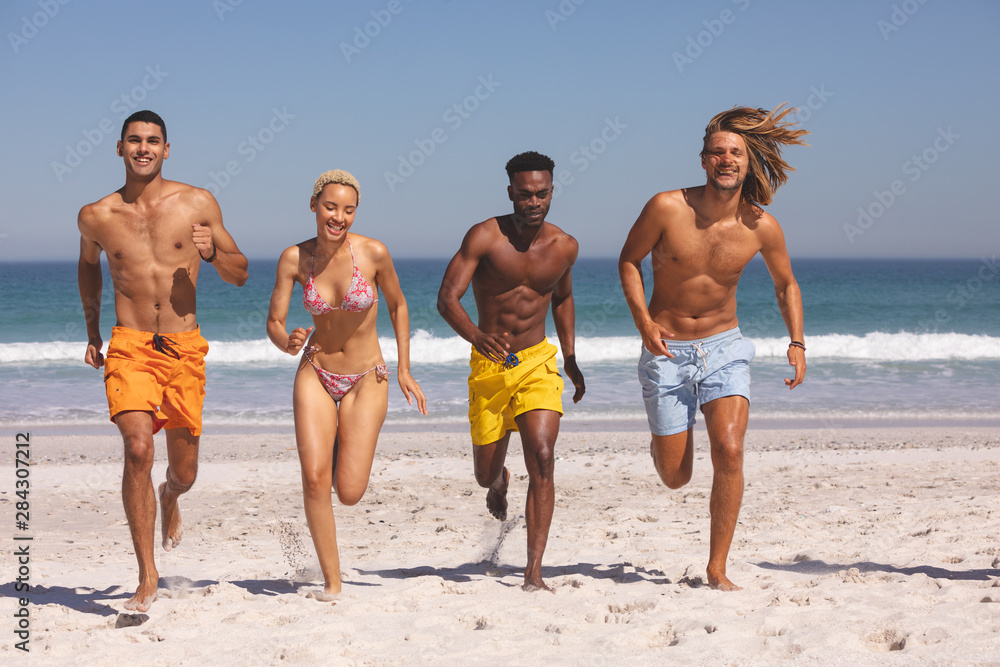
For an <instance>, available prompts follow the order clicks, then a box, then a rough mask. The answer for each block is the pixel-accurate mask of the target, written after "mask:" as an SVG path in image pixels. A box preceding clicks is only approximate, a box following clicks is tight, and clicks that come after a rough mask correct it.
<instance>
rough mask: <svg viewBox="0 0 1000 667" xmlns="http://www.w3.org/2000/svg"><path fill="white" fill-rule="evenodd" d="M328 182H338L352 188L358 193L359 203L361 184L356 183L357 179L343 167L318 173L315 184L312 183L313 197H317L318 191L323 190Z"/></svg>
mask: <svg viewBox="0 0 1000 667" xmlns="http://www.w3.org/2000/svg"><path fill="white" fill-rule="evenodd" d="M330 183H338V184H340V185H347V186H350V187H352V188H354V192H356V193H357V195H358V199H357V203H358V204H360V203H361V185H360V184H359V183H358V179H356V178H354V176H352V175H351V174H350V172H347V171H344V170H343V169H331V170H330V171H324V172H323V173H322V174H320V175H319V178H317V179H316V184H315V185H313V197H319V193H321V192H323V188H325V187H326V186H328V185H330Z"/></svg>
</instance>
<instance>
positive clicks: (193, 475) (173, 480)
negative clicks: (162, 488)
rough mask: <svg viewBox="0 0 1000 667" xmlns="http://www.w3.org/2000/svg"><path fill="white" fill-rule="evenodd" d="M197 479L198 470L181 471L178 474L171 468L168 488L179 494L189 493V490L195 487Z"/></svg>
mask: <svg viewBox="0 0 1000 667" xmlns="http://www.w3.org/2000/svg"><path fill="white" fill-rule="evenodd" d="M197 477H198V469H197V468H191V469H190V470H181V471H180V472H177V471H175V470H174V469H173V468H170V467H168V468H167V486H169V487H170V489H171V490H172V491H175V492H177V493H185V492H187V491H188V489H190V488H191V487H192V486H194V481H195V479H197Z"/></svg>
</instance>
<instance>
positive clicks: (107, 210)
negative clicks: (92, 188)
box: [77, 190, 122, 226]
mask: <svg viewBox="0 0 1000 667" xmlns="http://www.w3.org/2000/svg"><path fill="white" fill-rule="evenodd" d="M121 203H122V191H121V190H115V191H114V192H112V193H111V194H109V195H106V196H104V197H101V198H100V199H98V200H97V201H95V202H91V203H89V204H85V205H84V206H83V207H82V208H81V209H80V213H79V215H78V216H77V221H78V223H79V224H80V225H81V226H83V225H87V226H93V225H96V224H100V223H101V222H103V221H105V220H107V219H109V218H110V217H111V216H112V215H114V210H115V208H116V207H117V206H119V205H121Z"/></svg>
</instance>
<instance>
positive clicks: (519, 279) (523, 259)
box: [473, 252, 566, 295]
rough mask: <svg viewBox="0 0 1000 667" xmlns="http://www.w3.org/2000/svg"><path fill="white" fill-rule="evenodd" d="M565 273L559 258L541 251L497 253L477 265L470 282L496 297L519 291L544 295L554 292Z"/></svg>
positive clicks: (563, 265)
mask: <svg viewBox="0 0 1000 667" xmlns="http://www.w3.org/2000/svg"><path fill="white" fill-rule="evenodd" d="M565 272H566V266H565V263H564V261H563V260H562V259H561V258H560V257H553V256H550V255H548V254H546V253H542V252H528V253H500V252H498V253H495V254H493V255H490V256H488V257H487V258H486V260H485V261H483V262H482V263H480V265H479V268H478V269H477V270H476V274H475V275H474V276H473V280H474V281H475V282H477V283H478V284H479V286H480V287H482V288H486V289H487V290H488V291H490V292H493V293H495V294H498V295H499V294H503V293H505V292H510V291H512V290H518V289H521V290H530V291H532V292H535V293H537V294H541V295H544V294H548V293H549V292H551V291H552V290H553V289H555V286H556V284H557V283H558V282H559V279H560V278H561V277H562V276H563V275H564V274H565Z"/></svg>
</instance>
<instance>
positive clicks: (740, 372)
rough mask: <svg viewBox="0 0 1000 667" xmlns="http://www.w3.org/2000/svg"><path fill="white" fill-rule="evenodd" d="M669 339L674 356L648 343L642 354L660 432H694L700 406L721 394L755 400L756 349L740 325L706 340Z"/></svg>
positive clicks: (653, 426)
mask: <svg viewBox="0 0 1000 667" xmlns="http://www.w3.org/2000/svg"><path fill="white" fill-rule="evenodd" d="M664 342H665V343H666V345H667V349H668V350H670V353H671V354H672V355H674V357H673V358H672V359H671V358H670V357H665V356H662V357H659V356H656V355H654V354H653V353H652V352H650V351H649V350H647V349H646V346H645V345H643V346H642V354H641V355H640V356H639V382H640V383H641V384H642V400H643V402H644V403H645V404H646V417H647V418H648V419H649V430H650V432H652V433H653V434H654V435H674V434H675V433H681V432H682V431H686V430H688V429H689V428H691V427H692V426H694V423H695V414H696V410H697V408H698V406H699V405H704V404H705V403H708V402H709V401H714V400H715V399H717V398H723V397H724V396H743V397H744V398H746V399H747V401H749V400H750V362H751V361H753V357H754V354H755V352H756V348H755V347H754V344H753V343H752V342H751V341H750V340H748V339H746V338H744V337H743V335H742V334H741V333H740V329H739V327H735V328H733V329H730V330H729V331H724V332H722V333H720V334H716V335H714V336H710V337H708V338H704V339H702V340H682V341H678V340H668V341H664Z"/></svg>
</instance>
